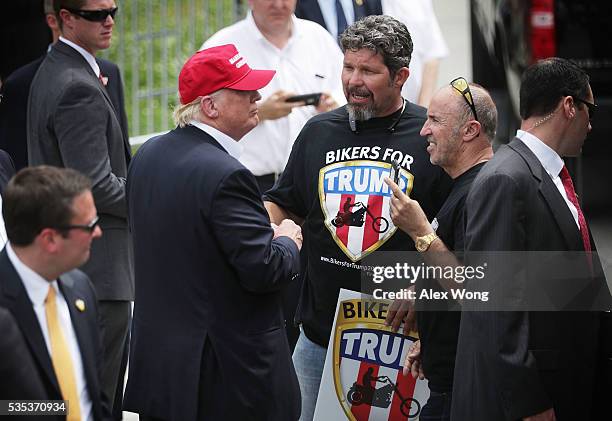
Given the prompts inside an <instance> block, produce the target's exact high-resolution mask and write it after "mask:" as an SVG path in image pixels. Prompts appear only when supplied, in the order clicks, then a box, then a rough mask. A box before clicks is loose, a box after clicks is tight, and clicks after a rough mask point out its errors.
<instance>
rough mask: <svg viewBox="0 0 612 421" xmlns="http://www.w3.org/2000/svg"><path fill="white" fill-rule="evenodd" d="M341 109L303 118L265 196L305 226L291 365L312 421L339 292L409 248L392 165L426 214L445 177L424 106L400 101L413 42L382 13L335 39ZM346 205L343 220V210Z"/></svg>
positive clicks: (273, 214)
mask: <svg viewBox="0 0 612 421" xmlns="http://www.w3.org/2000/svg"><path fill="white" fill-rule="evenodd" d="M341 44H342V49H343V51H344V67H343V71H342V83H343V88H344V94H345V96H346V98H347V102H348V104H347V105H346V106H345V107H341V108H338V109H336V110H334V111H331V112H328V113H324V114H320V115H317V116H315V117H313V118H312V119H310V120H309V121H308V122H307V123H306V125H305V126H304V128H303V129H302V131H301V133H300V134H299V136H298V138H297V140H296V141H295V143H294V146H293V150H292V152H291V155H290V157H289V161H288V163H287V167H286V168H285V170H284V171H283V174H282V176H281V177H280V178H279V180H278V181H277V183H276V185H275V186H274V188H273V189H272V190H270V191H268V192H267V193H266V194H265V195H264V200H265V201H266V208H267V209H268V213H269V214H270V219H271V221H272V222H274V223H278V222H279V221H281V220H282V219H283V218H292V219H294V220H295V221H296V222H298V223H302V222H304V225H303V229H304V230H305V231H307V235H306V237H307V238H308V241H307V244H306V245H305V249H306V253H307V257H308V266H307V272H306V278H305V282H304V287H303V290H302V294H301V298H300V309H299V311H298V316H297V317H298V318H299V321H300V322H301V323H302V333H301V334H300V338H299V339H298V343H297V345H296V348H295V351H294V353H293V361H294V364H295V368H296V372H297V374H298V380H299V382H300V387H301V390H302V416H301V418H300V419H301V420H310V419H312V416H313V413H314V408H315V404H316V398H317V393H318V390H319V383H320V380H321V374H322V371H323V365H324V362H325V353H326V349H325V347H327V343H328V340H329V336H330V333H331V327H332V322H333V317H334V311H335V308H336V302H337V300H338V293H339V290H340V288H346V289H350V290H357V291H358V290H360V283H361V264H360V262H361V259H363V258H364V257H365V256H367V255H368V254H370V253H372V252H374V251H376V250H414V246H413V243H412V241H411V240H410V238H409V237H408V236H407V235H406V234H405V233H403V232H402V231H400V230H398V229H397V227H396V226H395V224H393V222H392V221H391V219H390V217H389V202H390V197H391V191H390V190H389V188H388V186H387V185H386V184H385V183H384V178H385V177H387V176H388V175H389V173H390V168H391V161H392V160H397V161H399V163H400V166H401V170H400V181H399V184H400V186H399V188H400V189H401V190H402V191H403V192H406V193H409V194H411V195H412V197H414V198H417V199H418V200H419V202H420V203H421V205H422V207H423V210H424V212H425V213H426V215H428V216H430V217H432V218H433V216H434V215H435V214H436V212H437V211H438V209H439V208H440V205H441V204H442V203H443V201H444V199H445V198H446V193H447V191H448V189H449V186H450V179H449V178H448V176H447V175H446V174H445V173H444V172H443V171H442V170H441V169H440V168H439V167H436V166H434V165H432V164H431V163H430V162H429V155H428V154H427V142H426V141H425V139H424V138H423V137H421V136H420V135H419V130H420V129H421V127H422V126H423V124H424V123H425V118H426V115H425V109H424V108H422V107H420V106H418V105H415V104H411V103H409V102H407V101H405V100H403V99H402V97H401V89H402V86H403V84H404V82H405V81H406V79H407V78H408V73H409V70H408V65H409V63H410V56H411V53H412V41H411V39H410V34H409V33H408V30H407V29H406V27H405V26H404V25H403V24H401V23H400V22H398V21H397V20H395V19H393V18H391V17H389V16H369V17H367V18H364V19H362V20H360V21H358V22H356V23H354V24H353V25H351V26H350V27H349V28H348V29H347V30H346V31H345V32H344V34H343V35H342V38H341ZM346 203H350V204H351V205H350V207H351V210H350V212H351V213H359V215H358V216H355V215H348V218H347V215H346V209H345V208H344V206H343V205H344V204H346Z"/></svg>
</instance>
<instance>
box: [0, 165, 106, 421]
mask: <svg viewBox="0 0 612 421" xmlns="http://www.w3.org/2000/svg"><path fill="white" fill-rule="evenodd" d="M3 200H4V202H3V216H4V221H5V223H6V232H7V235H8V240H9V241H8V243H7V244H6V247H4V249H3V250H2V252H0V306H2V307H4V308H6V309H8V311H9V312H10V313H11V314H12V316H13V317H14V318H15V320H16V321H17V324H18V326H19V330H21V334H22V335H23V336H24V338H25V340H26V343H27V344H28V349H29V351H30V352H31V354H32V358H33V359H34V360H35V361H36V364H35V366H36V369H37V371H38V374H39V375H40V378H41V380H42V383H43V386H44V389H45V393H46V396H41V397H40V398H39V399H43V398H46V399H52V400H60V399H61V400H66V401H68V407H67V413H66V415H67V417H66V419H67V420H68V421H81V420H82V421H86V420H87V421H91V420H93V421H102V420H107V419H108V418H109V417H110V413H109V408H108V405H107V400H106V396H104V395H103V392H102V389H101V387H100V378H99V376H100V372H101V369H102V346H101V342H100V337H99V332H98V311H97V307H98V306H97V301H96V296H95V293H94V290H93V286H92V285H91V282H90V281H89V278H88V277H87V275H85V274H84V273H83V272H81V271H79V270H78V269H76V268H77V267H79V266H81V265H82V264H83V263H85V262H86V261H87V259H89V254H90V247H91V243H92V241H93V240H94V239H96V238H98V237H100V236H101V235H102V231H101V230H100V228H99V227H98V216H97V212H96V207H95V205H94V201H93V197H92V194H91V181H90V180H89V179H88V178H87V177H85V176H83V175H82V174H80V173H78V172H77V171H75V170H71V169H62V168H56V167H49V166H40V167H28V168H24V169H23V170H21V171H20V172H19V173H17V175H15V176H14V177H13V178H12V179H11V181H10V182H9V184H8V185H7V187H6V189H5V190H4V191H3Z"/></svg>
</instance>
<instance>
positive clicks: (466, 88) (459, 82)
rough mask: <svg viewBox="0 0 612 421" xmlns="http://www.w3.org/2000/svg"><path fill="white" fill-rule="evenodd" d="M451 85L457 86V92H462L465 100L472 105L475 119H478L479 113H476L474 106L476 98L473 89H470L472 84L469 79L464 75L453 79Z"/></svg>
mask: <svg viewBox="0 0 612 421" xmlns="http://www.w3.org/2000/svg"><path fill="white" fill-rule="evenodd" d="M450 86H452V87H453V88H455V90H457V92H459V93H460V94H461V96H462V97H463V99H464V100H465V102H467V104H468V105H469V106H470V109H471V110H472V112H473V113H474V119H475V120H476V121H478V115H477V114H476V107H475V106H474V98H473V97H472V91H470V85H469V84H468V81H467V80H465V78H463V77H458V78H457V79H453V80H451V83H450Z"/></svg>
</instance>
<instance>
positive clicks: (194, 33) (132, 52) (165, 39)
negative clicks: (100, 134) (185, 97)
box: [102, 0, 245, 136]
mask: <svg viewBox="0 0 612 421" xmlns="http://www.w3.org/2000/svg"><path fill="white" fill-rule="evenodd" d="M116 3H117V5H118V6H119V12H118V14H117V16H116V19H115V28H114V30H113V43H112V46H111V48H109V49H108V50H107V51H105V52H104V53H103V54H102V56H103V57H104V58H107V59H109V60H111V61H114V62H115V63H117V64H118V65H119V67H120V68H121V73H122V76H123V85H124V88H125V100H126V111H127V115H128V123H129V130H130V136H137V135H141V134H147V133H153V132H159V131H163V130H167V129H169V128H171V127H173V123H172V109H173V108H174V106H175V105H176V104H177V103H178V97H177V90H178V87H177V80H178V74H179V72H180V69H181V67H182V66H183V63H184V62H185V60H187V59H188V58H189V57H190V56H191V55H192V54H194V53H195V52H196V51H197V50H198V49H199V48H200V46H201V45H202V43H203V42H204V41H205V40H206V39H208V38H209V37H210V36H211V35H212V34H214V33H215V32H216V31H218V30H219V29H221V28H223V27H225V26H227V25H230V24H231V23H233V22H235V21H236V20H238V19H240V18H242V16H244V11H245V7H244V5H243V3H244V2H243V1H241V0H116Z"/></svg>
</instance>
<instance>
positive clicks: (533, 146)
mask: <svg viewBox="0 0 612 421" xmlns="http://www.w3.org/2000/svg"><path fill="white" fill-rule="evenodd" d="M516 137H518V138H519V139H521V141H522V142H523V143H524V144H525V145H526V146H527V147H528V148H529V149H530V150H531V152H533V154H534V155H535V156H536V157H537V158H538V160H539V161H540V163H541V164H542V166H543V167H544V169H545V170H546V172H547V173H548V175H550V177H551V178H552V179H555V178H557V177H558V176H559V173H560V172H561V169H562V168H563V166H564V165H565V163H564V162H563V160H562V159H561V157H560V156H559V154H558V153H557V152H555V151H554V149H552V148H551V147H550V146H548V145H547V144H546V143H544V142H542V141H541V140H540V139H538V138H537V137H536V136H534V135H533V134H531V133H529V132H526V131H524V130H517V131H516Z"/></svg>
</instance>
